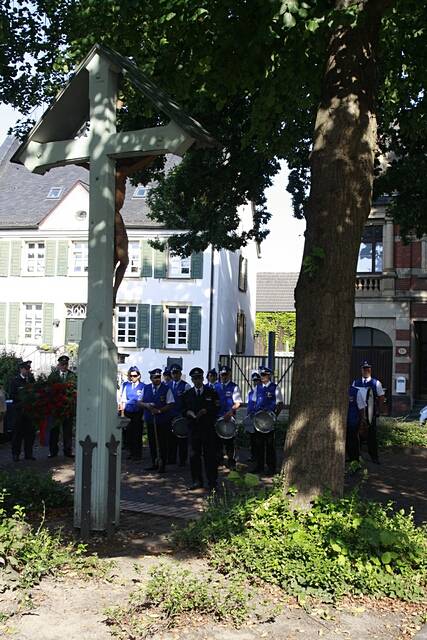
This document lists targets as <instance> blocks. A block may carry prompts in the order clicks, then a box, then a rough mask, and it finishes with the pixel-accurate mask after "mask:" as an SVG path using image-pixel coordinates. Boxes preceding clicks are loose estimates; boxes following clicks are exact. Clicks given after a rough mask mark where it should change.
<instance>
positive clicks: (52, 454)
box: [48, 453, 58, 458]
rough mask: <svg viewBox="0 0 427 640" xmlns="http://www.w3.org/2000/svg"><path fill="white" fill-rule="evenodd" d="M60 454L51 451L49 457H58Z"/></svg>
mask: <svg viewBox="0 0 427 640" xmlns="http://www.w3.org/2000/svg"><path fill="white" fill-rule="evenodd" d="M57 457H58V454H57V453H49V455H48V458H57Z"/></svg>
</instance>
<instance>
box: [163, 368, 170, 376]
mask: <svg viewBox="0 0 427 640" xmlns="http://www.w3.org/2000/svg"><path fill="white" fill-rule="evenodd" d="M170 374H171V370H170V369H169V367H165V368H164V369H163V375H164V376H170Z"/></svg>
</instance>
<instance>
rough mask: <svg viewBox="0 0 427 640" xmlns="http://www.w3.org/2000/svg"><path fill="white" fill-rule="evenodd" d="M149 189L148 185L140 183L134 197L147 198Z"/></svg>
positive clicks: (138, 198)
mask: <svg viewBox="0 0 427 640" xmlns="http://www.w3.org/2000/svg"><path fill="white" fill-rule="evenodd" d="M148 191H149V189H148V187H146V186H144V185H143V184H139V185H138V186H137V187H136V189H135V191H134V192H133V195H132V199H136V200H145V198H146V197H147V195H148Z"/></svg>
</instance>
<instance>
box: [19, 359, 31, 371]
mask: <svg viewBox="0 0 427 640" xmlns="http://www.w3.org/2000/svg"><path fill="white" fill-rule="evenodd" d="M31 363H32V360H24V361H23V362H20V363H19V364H18V367H19V369H28V370H29V369H31Z"/></svg>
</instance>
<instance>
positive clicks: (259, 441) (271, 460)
mask: <svg viewBox="0 0 427 640" xmlns="http://www.w3.org/2000/svg"><path fill="white" fill-rule="evenodd" d="M259 373H260V377H261V384H258V385H257V386H256V387H255V388H254V392H253V395H252V402H253V403H254V405H255V414H254V426H255V450H256V466H255V468H254V469H253V471H254V472H255V473H263V471H264V465H265V463H266V464H267V471H268V474H269V475H274V474H275V473H276V466H277V461H276V445H275V437H274V431H275V420H276V418H277V416H278V415H279V413H280V412H281V411H282V409H283V396H282V391H281V389H280V387H279V386H278V385H277V384H275V383H274V382H273V381H272V379H271V376H272V374H273V372H272V370H271V369H269V368H268V367H260V369H259Z"/></svg>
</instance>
